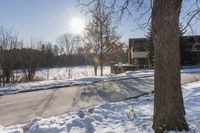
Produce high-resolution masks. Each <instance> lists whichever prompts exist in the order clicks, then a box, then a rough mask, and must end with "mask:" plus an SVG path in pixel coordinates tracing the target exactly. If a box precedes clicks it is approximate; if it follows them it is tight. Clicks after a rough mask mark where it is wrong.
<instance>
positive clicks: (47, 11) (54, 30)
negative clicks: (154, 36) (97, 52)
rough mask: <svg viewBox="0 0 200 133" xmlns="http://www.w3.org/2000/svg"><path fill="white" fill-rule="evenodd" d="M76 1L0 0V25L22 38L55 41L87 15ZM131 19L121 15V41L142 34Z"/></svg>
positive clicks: (143, 34) (141, 35)
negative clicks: (75, 20) (73, 22)
mask: <svg viewBox="0 0 200 133" xmlns="http://www.w3.org/2000/svg"><path fill="white" fill-rule="evenodd" d="M76 5H77V1H76V0H0V26H3V27H5V28H7V29H12V30H13V31H15V32H16V33H17V35H18V36H19V38H20V39H23V40H25V41H28V40H30V39H31V38H37V39H41V40H45V41H50V42H55V40H56V38H58V36H60V35H62V34H64V33H70V32H72V31H71V29H70V27H71V25H70V23H71V21H72V20H73V18H81V19H82V20H83V21H84V22H87V21H88V17H87V16H85V15H84V14H83V13H81V9H80V7H77V6H76ZM136 28H137V25H136V24H135V22H134V20H133V19H128V20H127V19H126V18H124V19H123V20H122V22H121V24H120V26H119V28H118V31H119V33H120V34H121V36H122V37H121V40H122V41H125V42H128V39H129V38H136V37H144V36H145V32H144V31H141V30H134V29H136Z"/></svg>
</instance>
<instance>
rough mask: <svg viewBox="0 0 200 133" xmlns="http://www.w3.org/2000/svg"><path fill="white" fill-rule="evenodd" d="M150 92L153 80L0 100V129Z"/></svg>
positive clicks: (189, 78) (198, 76) (195, 77)
mask: <svg viewBox="0 0 200 133" xmlns="http://www.w3.org/2000/svg"><path fill="white" fill-rule="evenodd" d="M196 80H200V73H197V74H194V73H193V74H182V84H184V83H187V82H192V81H196ZM151 91H153V77H144V78H134V79H126V80H116V81H109V82H99V83H94V84H90V85H80V86H74V87H65V88H59V89H50V90H41V91H34V92H26V93H19V94H13V95H5V96H0V125H3V126H9V125H13V124H21V123H26V122H29V121H30V120H31V119H32V118H34V117H44V118H45V117H50V116H55V115H61V114H64V113H66V112H70V111H79V110H81V109H83V108H88V107H90V106H94V105H98V104H101V103H104V102H115V101H121V100H125V99H129V98H132V97H137V96H140V95H142V94H145V93H148V92H151Z"/></svg>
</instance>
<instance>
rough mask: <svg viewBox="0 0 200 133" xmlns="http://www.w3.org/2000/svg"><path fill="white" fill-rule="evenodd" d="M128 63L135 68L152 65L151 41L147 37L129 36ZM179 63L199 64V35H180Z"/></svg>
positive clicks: (150, 66) (152, 49)
mask: <svg viewBox="0 0 200 133" xmlns="http://www.w3.org/2000/svg"><path fill="white" fill-rule="evenodd" d="M128 48H129V49H128V63H129V64H132V65H133V66H134V67H135V68H136V69H137V68H152V67H153V51H154V47H153V41H152V39H148V38H131V39H129V47H128ZM180 55H181V65H196V64H200V36H182V37H180Z"/></svg>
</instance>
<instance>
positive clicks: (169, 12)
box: [152, 0, 188, 133]
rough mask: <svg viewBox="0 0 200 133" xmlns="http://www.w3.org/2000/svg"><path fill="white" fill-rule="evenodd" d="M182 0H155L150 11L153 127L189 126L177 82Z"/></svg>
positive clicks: (158, 129) (167, 128)
mask: <svg viewBox="0 0 200 133" xmlns="http://www.w3.org/2000/svg"><path fill="white" fill-rule="evenodd" d="M181 5H182V0H154V3H153V11H152V26H153V42H154V48H155V49H154V52H155V53H154V55H155V58H154V59H155V99H154V118H153V129H154V130H155V132H156V133H162V132H164V130H167V131H169V130H179V131H180V130H188V125H187V122H186V120H185V109H184V105H183V97H182V91H181V84H180V55H179V54H180V53H179V15H180V10H181Z"/></svg>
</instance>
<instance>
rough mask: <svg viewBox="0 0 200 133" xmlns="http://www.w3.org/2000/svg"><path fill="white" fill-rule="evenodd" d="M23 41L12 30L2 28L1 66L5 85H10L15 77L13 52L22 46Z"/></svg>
mask: <svg viewBox="0 0 200 133" xmlns="http://www.w3.org/2000/svg"><path fill="white" fill-rule="evenodd" d="M20 43H21V41H19V40H18V37H17V36H16V35H15V34H14V33H13V31H11V30H7V29H5V28H3V27H0V65H1V69H2V71H3V73H2V76H1V78H2V81H3V85H5V83H9V82H10V80H11V77H13V73H12V72H13V71H12V70H13V61H14V58H13V56H12V53H13V50H14V49H16V48H17V47H18V46H19V45H20Z"/></svg>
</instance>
